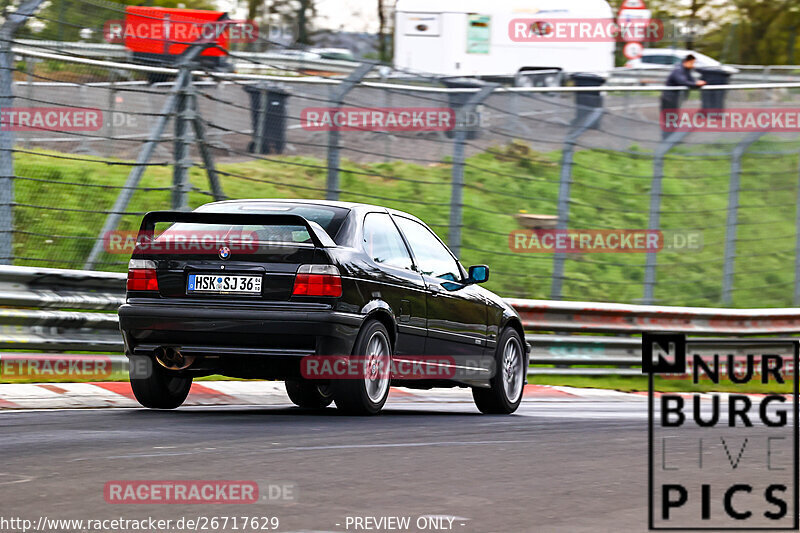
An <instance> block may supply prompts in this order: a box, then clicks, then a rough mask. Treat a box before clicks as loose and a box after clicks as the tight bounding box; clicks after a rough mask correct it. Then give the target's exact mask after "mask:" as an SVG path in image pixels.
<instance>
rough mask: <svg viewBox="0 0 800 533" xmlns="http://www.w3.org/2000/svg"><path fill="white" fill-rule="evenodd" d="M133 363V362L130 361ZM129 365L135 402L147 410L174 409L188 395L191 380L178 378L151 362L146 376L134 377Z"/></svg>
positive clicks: (182, 377)
mask: <svg viewBox="0 0 800 533" xmlns="http://www.w3.org/2000/svg"><path fill="white" fill-rule="evenodd" d="M131 363H133V361H131ZM134 366H136V365H133V364H131V366H130V368H131V371H130V379H131V389H133V395H134V396H135V397H136V400H137V401H138V402H139V403H140V404H142V406H143V407H147V408H149V409H175V408H176V407H180V406H181V404H182V403H183V402H184V400H186V397H187V396H188V395H189V389H190V388H191V387H192V378H191V376H189V377H184V376H178V375H177V374H176V373H175V372H172V371H169V370H167V369H166V368H164V367H162V366H161V365H159V364H158V363H156V362H155V361H153V360H150V364H149V365H148V366H149V367H150V371H149V372H148V373H147V376H145V377H141V376H134V372H133V368H134Z"/></svg>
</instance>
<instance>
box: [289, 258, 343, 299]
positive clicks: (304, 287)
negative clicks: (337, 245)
mask: <svg viewBox="0 0 800 533" xmlns="http://www.w3.org/2000/svg"><path fill="white" fill-rule="evenodd" d="M292 295H293V296H333V297H334V298H338V297H339V296H341V295H342V276H341V275H340V274H339V269H338V268H336V267H335V266H333V265H301V266H300V268H298V269H297V276H295V278H294V289H293V290H292Z"/></svg>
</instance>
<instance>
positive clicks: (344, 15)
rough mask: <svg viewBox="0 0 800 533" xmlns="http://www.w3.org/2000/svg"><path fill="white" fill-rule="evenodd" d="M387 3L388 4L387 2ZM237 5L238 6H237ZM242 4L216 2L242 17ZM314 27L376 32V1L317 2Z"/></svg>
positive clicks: (219, 0) (223, 8)
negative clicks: (316, 15)
mask: <svg viewBox="0 0 800 533" xmlns="http://www.w3.org/2000/svg"><path fill="white" fill-rule="evenodd" d="M387 3H389V2H387ZM237 4H238V6H237ZM242 4H243V2H237V0H218V2H217V5H218V6H219V7H218V9H220V10H222V11H225V12H227V13H231V14H235V16H237V17H244V16H245V15H246V13H247V10H246V9H245V8H244V7H242ZM317 11H318V13H319V16H318V17H317V19H316V20H315V23H316V26H317V27H319V28H325V29H334V30H341V31H356V32H362V31H368V32H373V33H377V31H378V14H377V12H378V0H317Z"/></svg>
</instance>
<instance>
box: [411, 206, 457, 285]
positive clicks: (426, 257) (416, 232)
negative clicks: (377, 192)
mask: <svg viewBox="0 0 800 533" xmlns="http://www.w3.org/2000/svg"><path fill="white" fill-rule="evenodd" d="M395 220H396V221H397V225H398V226H400V229H401V230H402V231H403V234H404V235H405V236H406V239H407V240H408V244H409V245H410V246H411V249H412V250H413V251H414V258H415V259H416V260H417V264H418V266H419V269H420V270H421V271H422V273H423V274H425V275H428V276H433V277H434V278H444V279H449V280H452V281H455V280H458V279H461V270H460V269H459V268H458V263H457V262H456V261H455V259H453V256H451V255H450V252H448V251H447V248H445V247H444V245H443V244H442V243H441V242H440V241H439V239H437V238H436V236H435V235H434V234H433V233H432V232H431V230H429V229H428V228H426V227H425V226H423V225H422V224H420V223H419V222H416V221H414V220H410V219H407V218H403V217H395Z"/></svg>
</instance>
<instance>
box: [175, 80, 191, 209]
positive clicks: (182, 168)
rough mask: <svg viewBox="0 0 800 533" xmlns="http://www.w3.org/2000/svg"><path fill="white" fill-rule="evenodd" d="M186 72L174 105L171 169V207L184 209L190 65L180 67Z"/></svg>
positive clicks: (187, 157) (187, 204)
mask: <svg viewBox="0 0 800 533" xmlns="http://www.w3.org/2000/svg"><path fill="white" fill-rule="evenodd" d="M182 70H185V71H186V72H187V75H186V76H183V79H182V83H181V85H180V86H179V87H178V91H177V100H176V106H175V145H174V154H175V159H174V166H173V170H172V209H177V210H185V209H188V207H189V187H190V183H189V168H190V167H191V166H192V161H191V159H190V158H189V139H188V134H189V123H190V120H191V117H190V115H191V112H192V111H191V106H190V105H189V85H191V83H192V73H191V67H188V66H185V67H182Z"/></svg>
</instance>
